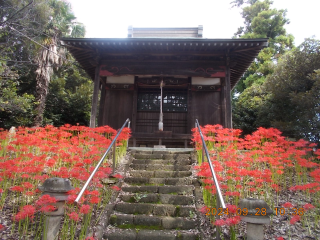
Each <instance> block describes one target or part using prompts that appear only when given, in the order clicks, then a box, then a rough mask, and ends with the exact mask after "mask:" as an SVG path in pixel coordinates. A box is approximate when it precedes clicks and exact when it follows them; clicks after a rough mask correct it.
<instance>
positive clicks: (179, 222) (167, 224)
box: [110, 214, 198, 230]
mask: <svg viewBox="0 0 320 240" xmlns="http://www.w3.org/2000/svg"><path fill="white" fill-rule="evenodd" d="M110 224H111V225H114V226H116V227H118V228H135V226H136V227H139V226H144V227H145V228H149V229H156V230H162V229H176V230H177V229H182V230H188V229H195V228H196V227H197V224H198V220H197V219H196V218H194V219H191V218H183V217H167V216H166V217H163V216H147V215H133V214H121V215H117V214H113V215H111V216H110Z"/></svg>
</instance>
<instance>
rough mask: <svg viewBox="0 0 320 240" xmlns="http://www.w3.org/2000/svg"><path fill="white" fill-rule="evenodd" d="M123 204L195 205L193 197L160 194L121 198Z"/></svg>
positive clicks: (132, 195) (130, 195)
mask: <svg viewBox="0 0 320 240" xmlns="http://www.w3.org/2000/svg"><path fill="white" fill-rule="evenodd" d="M120 198H121V200H122V201H123V202H131V203H161V204H173V205H191V204H194V197H193V196H183V195H173V194H158V193H149V194H143V193H136V194H126V195H121V196H120Z"/></svg>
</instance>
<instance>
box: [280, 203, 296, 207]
mask: <svg viewBox="0 0 320 240" xmlns="http://www.w3.org/2000/svg"><path fill="white" fill-rule="evenodd" d="M282 207H285V208H293V207H294V206H293V205H292V203H290V202H286V203H284V204H282Z"/></svg>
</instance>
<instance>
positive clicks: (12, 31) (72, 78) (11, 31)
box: [0, 0, 92, 128]
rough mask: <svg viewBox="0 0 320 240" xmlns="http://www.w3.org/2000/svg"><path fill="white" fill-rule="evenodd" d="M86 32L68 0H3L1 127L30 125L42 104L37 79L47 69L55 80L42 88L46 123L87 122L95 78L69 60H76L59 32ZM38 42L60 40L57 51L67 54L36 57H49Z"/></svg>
mask: <svg viewBox="0 0 320 240" xmlns="http://www.w3.org/2000/svg"><path fill="white" fill-rule="evenodd" d="M84 35H85V28H84V26H83V24H81V23H78V22H76V18H75V16H74V14H73V13H72V10H71V6H70V4H69V3H67V2H66V1H62V0H33V1H31V0H0V44H1V48H0V54H1V57H0V87H1V89H0V127H2V128H10V127H11V126H18V125H24V126H32V124H33V118H34V117H35V116H36V114H37V113H36V112H35V108H36V107H37V106H39V103H40V101H39V99H38V98H36V96H38V95H37V92H36V91H39V88H36V85H37V83H38V82H37V81H36V79H37V74H38V73H39V71H40V70H39V69H41V68H43V67H44V69H46V70H47V71H43V73H44V74H42V76H44V75H45V76H48V77H49V78H48V79H49V81H50V79H51V80H52V86H51V85H50V86H49V89H41V90H40V91H41V92H42V93H43V92H45V93H48V92H49V99H48V101H47V106H46V107H45V112H44V115H45V121H44V124H54V125H59V126H60V125H63V124H65V123H70V124H76V123H79V124H81V125H88V121H89V120H88V119H89V114H90V103H91V95H92V82H91V80H89V78H87V75H86V73H84V71H83V70H81V69H80V70H79V69H77V67H76V66H74V65H72V64H71V63H70V62H68V61H66V60H65V59H69V60H71V61H73V59H72V58H71V57H70V56H69V55H68V53H67V52H66V51H65V49H63V48H61V47H60V46H59V37H60V36H68V37H83V36H84ZM36 42H38V43H40V44H41V45H47V44H49V45H50V44H52V43H56V44H57V46H56V47H55V48H54V50H55V51H56V52H57V54H58V55H60V56H63V57H64V58H60V59H58V55H55V54H51V55H50V56H49V55H46V56H48V58H46V59H49V62H41V61H38V60H39V55H41V56H42V57H43V56H45V55H44V54H43V53H44V51H43V50H44V48H43V47H42V46H40V44H38V43H36ZM50 47H51V46H50ZM45 51H46V50H45ZM62 60H64V61H62ZM58 66H60V69H58V68H57V67H58ZM47 73H50V74H47ZM48 85H49V84H48ZM42 86H43V85H42ZM51 91H52V93H50V92H51ZM44 99H45V98H44ZM43 106H45V104H43Z"/></svg>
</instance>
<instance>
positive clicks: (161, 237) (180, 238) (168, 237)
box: [103, 228, 200, 240]
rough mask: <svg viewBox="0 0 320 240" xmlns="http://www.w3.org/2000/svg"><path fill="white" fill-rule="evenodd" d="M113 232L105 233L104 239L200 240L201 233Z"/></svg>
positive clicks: (135, 230) (140, 230)
mask: <svg viewBox="0 0 320 240" xmlns="http://www.w3.org/2000/svg"><path fill="white" fill-rule="evenodd" d="M112 230H113V232H110V233H105V234H104V235H103V238H104V239H108V240H199V239H200V234H199V233H192V232H189V231H187V230H184V231H183V230H180V231H177V230H158V231H155V230H144V229H138V228H137V229H116V230H115V229H112Z"/></svg>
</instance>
